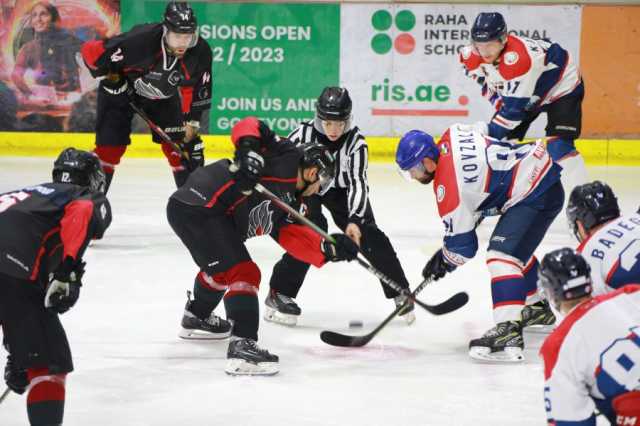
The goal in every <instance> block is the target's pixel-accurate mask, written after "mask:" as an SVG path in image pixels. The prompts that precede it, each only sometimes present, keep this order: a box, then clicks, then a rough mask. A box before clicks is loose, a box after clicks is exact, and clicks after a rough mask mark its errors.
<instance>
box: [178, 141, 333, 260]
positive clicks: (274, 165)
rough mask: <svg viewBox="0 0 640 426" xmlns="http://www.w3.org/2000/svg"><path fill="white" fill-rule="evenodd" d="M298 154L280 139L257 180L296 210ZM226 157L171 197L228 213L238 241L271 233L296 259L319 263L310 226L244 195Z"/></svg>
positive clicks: (259, 197) (316, 237) (267, 202)
mask: <svg viewBox="0 0 640 426" xmlns="http://www.w3.org/2000/svg"><path fill="white" fill-rule="evenodd" d="M300 156H301V153H300V151H298V150H297V149H296V148H295V145H294V144H293V143H292V142H290V141H288V140H281V141H280V142H279V143H278V145H277V146H275V147H274V148H273V149H272V151H271V152H269V153H268V155H266V156H265V167H264V169H263V172H262V177H261V178H260V183H261V184H262V185H264V186H265V187H266V188H268V189H269V190H270V191H271V192H273V193H274V194H275V195H277V196H278V197H279V198H280V199H281V200H283V201H284V202H286V203H287V204H289V205H291V206H292V207H293V208H295V209H299V207H300V197H299V196H298V194H297V190H296V182H297V179H298V167H299V164H300ZM230 164H231V161H230V160H226V159H225V160H219V161H216V162H215V163H212V164H209V165H207V166H204V167H200V168H198V169H196V170H195V171H194V172H192V173H191V175H190V176H189V178H188V179H187V182H186V183H185V184H184V185H183V186H181V187H180V188H179V189H178V190H177V191H176V192H174V193H173V195H172V196H171V198H173V199H175V200H177V201H179V202H181V203H183V204H186V205H189V206H193V207H196V208H202V210H203V212H205V211H206V213H207V214H210V215H216V216H217V215H220V216H222V215H227V216H229V217H231V218H232V219H233V223H234V225H235V227H236V229H237V231H238V235H239V237H240V238H241V239H242V240H246V239H248V238H252V237H256V236H260V235H270V236H271V237H272V238H273V239H275V240H276V241H277V242H278V244H280V245H281V246H282V247H283V248H284V249H285V250H287V251H288V252H289V253H291V254H292V255H293V256H294V257H296V258H298V259H300V260H303V261H305V262H307V263H311V264H313V265H315V266H321V265H322V264H324V262H325V258H324V254H323V253H322V251H321V249H320V243H321V241H322V238H321V237H320V236H319V235H318V234H316V233H315V231H312V230H311V229H310V228H308V227H306V226H303V225H298V224H295V223H293V221H292V220H291V219H290V218H289V216H288V214H287V213H285V212H284V211H283V210H281V209H280V208H278V207H277V206H274V205H273V204H272V203H271V201H270V200H269V199H267V198H265V197H264V196H262V195H261V194H260V193H258V192H257V191H253V192H252V193H251V195H249V196H246V195H243V194H242V193H241V192H240V191H239V190H238V188H237V185H236V184H235V183H236V182H235V180H234V177H233V174H232V173H231V172H230V171H229V166H230Z"/></svg>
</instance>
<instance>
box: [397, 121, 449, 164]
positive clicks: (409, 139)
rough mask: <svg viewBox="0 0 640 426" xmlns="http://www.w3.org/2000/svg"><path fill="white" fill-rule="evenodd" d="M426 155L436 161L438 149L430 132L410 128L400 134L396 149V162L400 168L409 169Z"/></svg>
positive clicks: (438, 153) (438, 155)
mask: <svg viewBox="0 0 640 426" xmlns="http://www.w3.org/2000/svg"><path fill="white" fill-rule="evenodd" d="M425 157H428V158H430V159H432V160H433V161H435V162H438V158H439V157H440V150H439V149H438V146H437V145H436V143H435V142H434V141H433V138H432V137H431V135H430V134H428V133H425V132H423V131H421V130H410V131H408V132H407V133H405V134H404V136H402V138H401V139H400V142H399V143H398V148H397V149H396V163H398V167H400V170H405V171H406V170H409V169H411V168H413V167H415V166H416V165H418V164H421V162H422V159H423V158H425Z"/></svg>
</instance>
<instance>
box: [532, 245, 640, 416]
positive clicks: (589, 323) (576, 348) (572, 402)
mask: <svg viewBox="0 0 640 426" xmlns="http://www.w3.org/2000/svg"><path fill="white" fill-rule="evenodd" d="M540 285H541V287H542V288H543V289H544V291H545V293H546V294H547V298H548V300H549V302H550V303H551V305H552V306H553V307H554V308H555V309H556V310H557V311H559V312H560V313H559V316H564V319H563V320H562V322H561V323H560V324H559V325H558V327H557V328H556V329H555V331H554V332H553V333H552V334H551V335H549V337H547V339H546V340H545V342H544V344H543V345H542V348H541V349H540V354H541V355H542V357H543V360H544V378H545V384H544V400H545V407H546V410H547V418H548V421H549V424H554V425H557V426H565V425H595V424H596V414H595V413H594V412H595V410H596V409H597V410H598V411H599V412H600V413H601V414H602V415H604V416H605V417H606V418H607V419H608V420H609V422H610V423H611V424H612V425H620V426H622V425H637V424H640V382H639V381H638V378H639V377H640V376H639V372H640V370H639V368H640V285H638V284H629V285H626V286H623V287H620V288H618V289H617V290H614V291H612V292H610V293H607V294H604V295H600V296H595V297H592V293H593V292H594V290H595V289H594V286H596V285H597V283H594V282H593V281H592V277H591V268H590V267H589V263H587V261H586V260H585V258H584V257H582V255H580V253H578V252H575V251H573V250H571V249H569V248H563V249H559V250H555V251H552V252H551V253H548V254H547V255H546V256H545V257H544V258H543V259H542V263H541V264H540ZM598 424H599V422H598Z"/></svg>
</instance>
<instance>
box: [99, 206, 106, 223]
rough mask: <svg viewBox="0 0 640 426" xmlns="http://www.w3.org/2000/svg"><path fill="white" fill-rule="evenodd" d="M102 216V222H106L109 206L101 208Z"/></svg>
mask: <svg viewBox="0 0 640 426" xmlns="http://www.w3.org/2000/svg"><path fill="white" fill-rule="evenodd" d="M100 216H102V220H105V219H106V218H107V206H105V205H104V204H102V205H101V206H100Z"/></svg>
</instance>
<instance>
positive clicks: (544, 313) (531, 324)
mask: <svg viewBox="0 0 640 426" xmlns="http://www.w3.org/2000/svg"><path fill="white" fill-rule="evenodd" d="M521 315H522V328H523V329H524V331H530V332H533V333H551V332H552V331H553V329H554V328H555V323H556V316H555V315H554V314H553V312H552V311H551V307H550V306H549V302H547V301H546V300H541V301H539V302H536V303H534V304H532V305H526V306H525V307H524V308H522V313H521Z"/></svg>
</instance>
